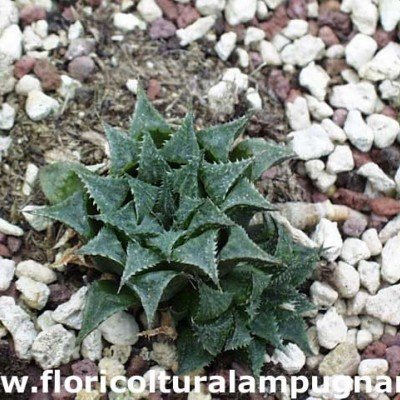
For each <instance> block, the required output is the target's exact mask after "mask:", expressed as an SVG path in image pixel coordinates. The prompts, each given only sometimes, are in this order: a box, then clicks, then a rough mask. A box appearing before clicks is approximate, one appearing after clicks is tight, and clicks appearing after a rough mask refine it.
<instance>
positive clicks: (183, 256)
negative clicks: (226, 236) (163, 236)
mask: <svg viewBox="0 0 400 400" xmlns="http://www.w3.org/2000/svg"><path fill="white" fill-rule="evenodd" d="M217 235H218V231H217V230H210V231H206V232H204V233H202V234H201V235H199V236H197V237H194V238H191V239H189V240H188V241H187V242H186V243H185V244H183V245H181V246H179V247H177V248H176V249H175V250H174V251H173V252H172V259H173V260H174V261H176V262H180V263H182V264H189V265H194V266H196V267H198V268H200V269H201V270H202V271H203V272H204V273H205V274H206V275H208V276H209V277H210V278H211V279H212V280H213V282H214V283H216V284H218V269H217V263H216V261H215V251H216V240H217Z"/></svg>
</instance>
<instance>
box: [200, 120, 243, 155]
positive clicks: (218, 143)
mask: <svg viewBox="0 0 400 400" xmlns="http://www.w3.org/2000/svg"><path fill="white" fill-rule="evenodd" d="M247 123H248V118H247V117H242V118H239V119H237V120H235V121H232V122H228V123H226V124H223V125H217V126H213V127H211V128H207V129H203V130H201V131H200V132H198V134H197V138H198V140H199V143H200V144H201V146H202V147H203V148H204V149H206V150H207V151H208V152H209V153H210V154H211V155H212V157H213V158H214V160H216V161H222V162H226V161H228V155H229V152H230V150H231V148H232V145H233V142H234V140H235V139H236V138H237V137H238V136H239V135H240V134H241V133H242V132H243V131H244V129H245V128H246V125H247Z"/></svg>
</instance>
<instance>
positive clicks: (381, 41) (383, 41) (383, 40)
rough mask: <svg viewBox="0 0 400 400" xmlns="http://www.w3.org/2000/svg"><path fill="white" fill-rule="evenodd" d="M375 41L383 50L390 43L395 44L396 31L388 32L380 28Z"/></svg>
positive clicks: (375, 34)
mask: <svg viewBox="0 0 400 400" xmlns="http://www.w3.org/2000/svg"><path fill="white" fill-rule="evenodd" d="M374 39H375V41H376V43H377V44H378V48H379V49H381V48H382V47H385V46H386V45H387V44H389V43H390V42H392V41H393V42H394V41H395V40H396V31H395V30H394V31H391V32H386V31H384V30H383V29H381V28H378V29H377V30H376V32H375V33H374Z"/></svg>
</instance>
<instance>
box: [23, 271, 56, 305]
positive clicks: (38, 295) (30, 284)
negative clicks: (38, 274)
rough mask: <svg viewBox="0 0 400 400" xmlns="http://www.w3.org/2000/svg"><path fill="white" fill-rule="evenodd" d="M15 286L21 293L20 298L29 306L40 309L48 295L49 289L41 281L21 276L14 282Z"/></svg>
mask: <svg viewBox="0 0 400 400" xmlns="http://www.w3.org/2000/svg"><path fill="white" fill-rule="evenodd" d="M15 287H16V288H17V290H18V291H20V292H21V293H22V295H21V299H22V300H23V301H24V302H25V304H26V305H28V306H29V307H31V308H34V309H35V310H42V309H43V308H44V306H45V305H46V303H47V300H48V298H49V296H50V289H49V287H48V286H47V285H45V284H44V283H41V282H36V281H34V280H33V279H31V278H27V277H26V276H22V277H21V278H19V279H18V280H17V281H16V282H15Z"/></svg>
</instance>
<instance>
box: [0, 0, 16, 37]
mask: <svg viewBox="0 0 400 400" xmlns="http://www.w3.org/2000/svg"><path fill="white" fill-rule="evenodd" d="M18 14H19V12H18V8H17V6H16V3H15V2H14V1H11V0H3V1H2V3H1V14H0V34H1V32H3V31H4V29H5V28H7V27H8V26H10V25H12V24H17V23H18Z"/></svg>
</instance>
